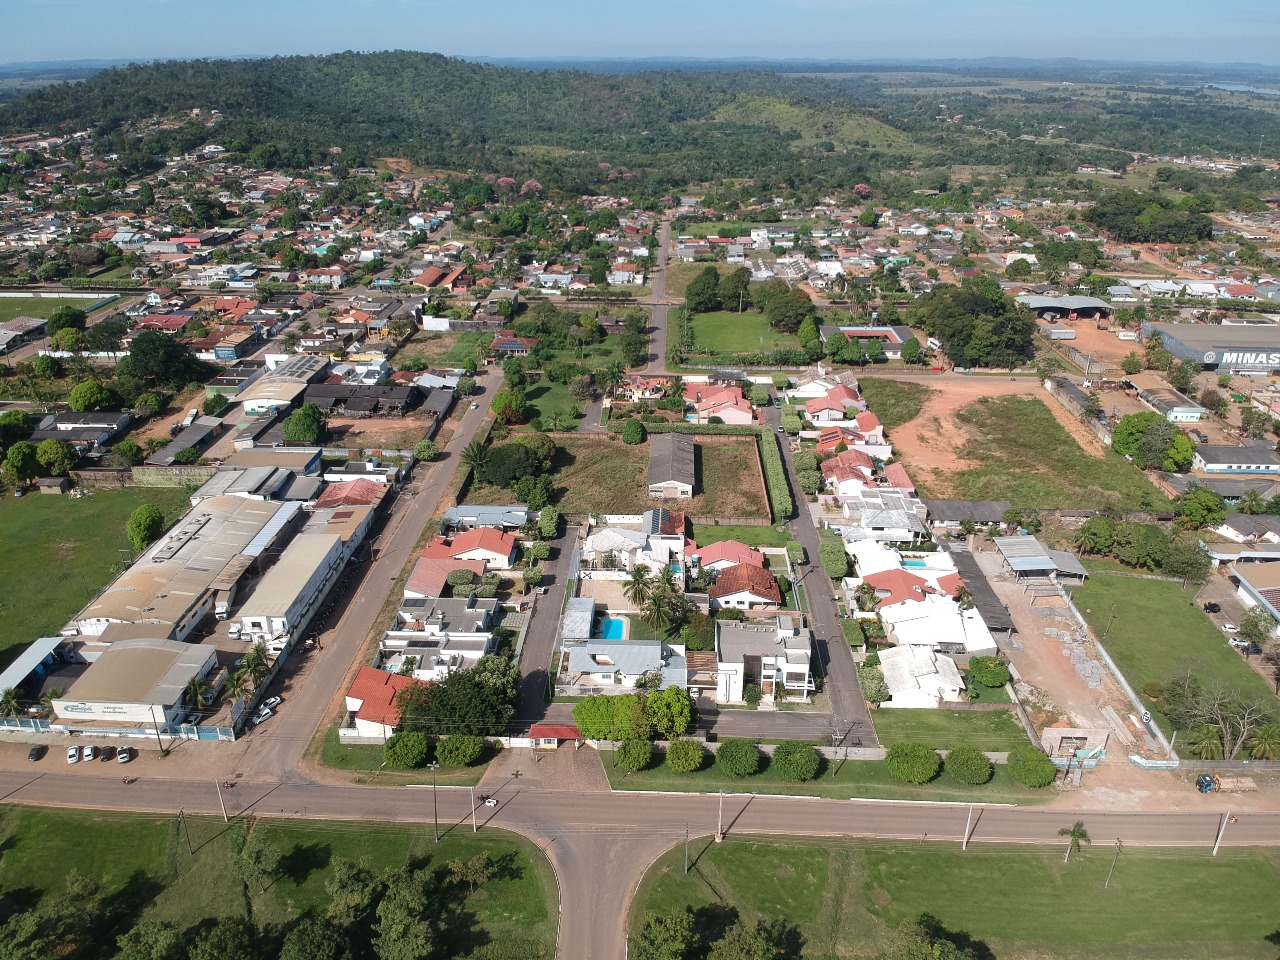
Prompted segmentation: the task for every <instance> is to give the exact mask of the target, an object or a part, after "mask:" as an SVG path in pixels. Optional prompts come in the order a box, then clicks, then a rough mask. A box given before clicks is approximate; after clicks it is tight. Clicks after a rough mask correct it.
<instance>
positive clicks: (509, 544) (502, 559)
mask: <svg viewBox="0 0 1280 960" xmlns="http://www.w3.org/2000/svg"><path fill="white" fill-rule="evenodd" d="M449 552H450V556H452V557H453V558H454V559H455V560H483V561H484V562H485V563H486V564H487V565H488V566H489V567H491V568H493V569H495V570H510V569H511V568H512V567H513V566H515V562H516V538H515V537H513V536H511V534H509V533H503V532H502V531H501V530H495V529H493V528H492V527H477V528H476V529H474V530H464V531H463V532H462V533H459V534H458V535H457V536H455V537H454V538H453V540H452V542H451V543H450V544H449Z"/></svg>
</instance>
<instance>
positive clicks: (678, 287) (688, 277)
mask: <svg viewBox="0 0 1280 960" xmlns="http://www.w3.org/2000/svg"><path fill="white" fill-rule="evenodd" d="M707 267H715V268H716V271H717V272H718V273H719V274H720V276H722V277H723V276H724V275H725V274H728V273H731V272H732V271H733V270H734V269H736V265H735V264H731V263H685V262H684V261H682V260H674V259H673V260H668V261H667V295H668V296H672V297H683V296H684V292H685V290H686V289H687V288H688V286H689V283H690V282H691V281H692V280H693V278H694V277H696V276H697V275H698V274H700V273H701V272H702V271H703V270H705V269H707Z"/></svg>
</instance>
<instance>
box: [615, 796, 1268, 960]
mask: <svg viewBox="0 0 1280 960" xmlns="http://www.w3.org/2000/svg"><path fill="white" fill-rule="evenodd" d="M1087 823H1088V821H1087V818H1086V826H1087ZM1113 852H1114V849H1113V847H1111V846H1110V845H1109V844H1106V843H1105V842H1104V841H1103V838H1098V839H1097V842H1096V844H1095V845H1094V846H1093V847H1086V848H1085V849H1084V850H1083V851H1082V852H1080V853H1078V854H1076V855H1074V856H1072V858H1071V862H1070V863H1066V864H1064V863H1063V862H1062V852H1061V850H1059V849H1055V848H1045V847H1030V846H1005V845H999V846H991V847H987V846H983V845H981V844H977V845H973V846H970V848H969V850H968V851H967V852H961V851H960V850H959V848H958V847H956V846H954V845H948V846H943V845H941V844H937V845H934V844H927V845H919V844H906V843H895V842H875V841H872V842H863V841H854V840H830V839H822V840H817V839H815V840H785V839H777V838H772V837H770V838H765V837H747V836H743V837H735V836H734V835H733V834H729V835H728V836H727V837H726V839H725V841H724V842H723V843H720V844H716V843H714V842H712V841H711V840H710V839H709V838H705V837H704V838H699V839H698V840H697V841H696V842H694V843H692V844H690V855H691V859H692V860H693V869H691V870H690V872H689V873H688V874H686V873H685V872H684V848H683V845H681V846H678V847H676V848H675V849H674V850H672V851H670V852H669V853H667V854H666V855H665V856H663V857H661V858H659V859H658V861H657V862H656V863H655V864H654V865H653V867H652V868H651V869H650V871H649V873H648V874H647V875H646V877H645V879H644V881H643V882H642V884H641V886H640V889H639V891H638V893H637V896H636V899H635V902H634V904H633V906H632V911H631V916H630V922H631V930H632V931H633V932H634V931H635V930H636V929H637V928H638V927H639V925H640V924H641V923H642V922H643V918H644V916H645V915H646V914H647V913H656V914H659V915H669V914H671V913H675V912H678V911H681V910H683V909H685V908H686V907H689V908H691V909H693V910H695V911H705V912H700V913H699V916H701V917H703V918H704V922H714V918H715V917H716V916H717V915H719V916H723V911H724V908H726V907H727V908H731V909H732V910H734V911H736V912H737V914H738V915H739V916H740V917H741V918H742V919H743V920H745V921H746V922H747V923H748V924H752V925H753V924H754V923H755V922H756V921H757V920H763V921H765V922H771V921H783V922H784V923H786V924H788V925H789V926H793V927H794V928H795V930H796V932H798V933H799V935H800V937H801V938H802V939H803V944H804V947H803V955H804V956H806V957H812V958H822V960H836V958H852V957H867V956H876V955H878V954H880V953H881V952H882V951H883V950H884V948H885V941H886V939H887V937H888V935H889V934H890V932H891V931H892V930H893V929H894V928H896V927H897V926H898V925H899V924H901V923H903V922H904V921H913V920H915V919H916V918H918V917H919V916H920V915H921V914H923V913H928V914H931V915H932V916H934V917H936V918H937V919H938V920H939V921H940V923H941V924H942V926H943V927H944V928H945V929H946V930H948V931H949V932H951V933H952V934H962V935H968V936H969V937H972V938H974V939H975V940H977V941H980V942H981V944H984V945H985V947H986V948H987V950H989V951H990V952H985V951H978V955H979V956H988V957H990V956H995V957H1001V958H1023V960H1032V958H1047V957H1055V958H1062V960H1093V958H1099V960H1101V958H1105V960H1168V958H1172V957H1177V958H1180V960H1273V958H1274V957H1275V953H1276V950H1275V946H1274V945H1272V944H1269V943H1268V942H1267V938H1269V937H1271V936H1272V935H1273V934H1274V933H1275V930H1276V917H1275V910H1274V907H1273V903H1272V901H1271V899H1270V898H1269V897H1267V896H1263V895H1249V891H1262V890H1269V889H1274V888H1275V884H1276V883H1277V882H1280V854H1277V853H1276V852H1275V851H1272V850H1262V849H1255V850H1230V851H1225V852H1224V854H1220V855H1219V856H1218V857H1216V858H1213V859H1210V858H1208V857H1207V856H1206V855H1205V853H1204V852H1203V851H1185V852H1184V851H1180V850H1145V849H1141V850H1140V849H1134V848H1126V849H1125V851H1124V852H1123V854H1122V855H1121V857H1120V861H1119V863H1118V864H1117V866H1116V869H1115V873H1114V875H1113V877H1112V879H1111V883H1110V885H1109V886H1108V887H1105V888H1104V886H1103V883H1104V882H1105V880H1106V876H1107V871H1108V869H1109V867H1110V866H1111V860H1112V856H1113ZM789 955H790V954H789Z"/></svg>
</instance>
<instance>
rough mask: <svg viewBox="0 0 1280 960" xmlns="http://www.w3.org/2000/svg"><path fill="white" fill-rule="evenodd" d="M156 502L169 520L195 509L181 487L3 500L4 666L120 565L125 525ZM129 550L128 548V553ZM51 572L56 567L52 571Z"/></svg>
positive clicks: (0, 638) (0, 660)
mask: <svg viewBox="0 0 1280 960" xmlns="http://www.w3.org/2000/svg"><path fill="white" fill-rule="evenodd" d="M143 503H154V504H155V505H156V506H158V507H160V509H161V510H163V511H164V513H165V517H166V519H167V520H168V522H169V523H172V522H173V521H174V520H176V519H177V518H178V517H179V516H180V515H181V514H182V513H183V512H184V511H186V510H188V509H190V507H191V504H190V501H189V500H187V498H186V495H185V494H184V492H183V491H182V490H178V489H158V488H144V487H133V488H130V489H127V490H96V491H94V492H93V493H92V495H91V496H87V497H81V498H79V499H74V500H73V499H71V498H70V497H65V496H62V497H52V496H44V495H41V494H36V493H31V494H28V495H27V496H25V497H23V498H22V499H20V500H18V499H15V498H14V497H12V496H5V497H4V498H3V499H0V543H4V544H6V545H7V546H8V549H5V550H3V551H0V582H3V583H4V585H5V587H4V591H3V593H2V594H0V664H8V663H9V662H10V661H12V660H13V658H14V657H16V656H17V655H18V652H19V651H20V650H21V649H22V648H23V647H25V646H26V645H27V644H29V643H30V642H31V641H32V640H35V639H36V638H37V637H47V636H52V635H53V634H56V633H57V632H58V630H59V629H60V628H61V627H62V626H63V625H64V624H65V623H66V622H67V620H68V619H69V618H70V617H71V616H72V615H73V614H75V613H76V611H78V610H79V609H80V608H81V607H82V606H84V604H85V603H87V602H88V601H89V600H90V599H91V598H92V597H93V596H94V595H95V594H97V592H98V591H99V590H100V589H101V588H102V587H103V585H104V584H106V583H107V582H108V581H109V580H110V579H111V578H112V577H113V576H114V575H115V574H116V573H118V572H119V570H120V564H121V563H122V562H123V560H124V559H125V556H126V555H125V554H124V553H122V552H121V551H122V550H129V540H128V538H127V537H126V536H125V524H126V523H127V522H128V520H129V515H130V514H131V513H132V512H133V511H134V508H136V507H137V506H139V505H140V504H143ZM130 552H131V551H130ZM50 571H56V576H51V575H50Z"/></svg>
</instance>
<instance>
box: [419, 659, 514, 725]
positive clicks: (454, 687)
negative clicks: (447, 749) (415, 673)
mask: <svg viewBox="0 0 1280 960" xmlns="http://www.w3.org/2000/svg"><path fill="white" fill-rule="evenodd" d="M519 675H520V674H519V667H518V666H517V665H516V664H514V663H512V662H511V661H509V660H507V659H506V658H505V657H500V656H497V655H494V654H489V655H486V656H483V657H481V658H480V659H479V660H478V661H477V662H476V665H475V666H474V667H472V668H471V669H470V670H455V671H453V672H452V673H450V674H449V675H448V676H447V677H445V678H444V679H443V680H440V681H437V682H435V683H432V684H430V685H429V686H425V685H422V684H414V685H412V686H410V687H406V688H405V689H404V690H402V691H400V694H399V696H398V697H397V698H396V703H397V705H398V706H399V707H400V726H401V729H407V730H414V731H421V732H423V733H428V734H431V733H436V734H445V733H447V734H456V733H470V734H474V735H475V736H489V737H492V736H498V735H500V734H502V733H505V732H506V727H507V724H508V723H510V722H511V718H512V717H513V716H514V715H515V709H516V705H517V703H518V702H519V692H518V690H517V687H516V682H517V680H518V679H519Z"/></svg>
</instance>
